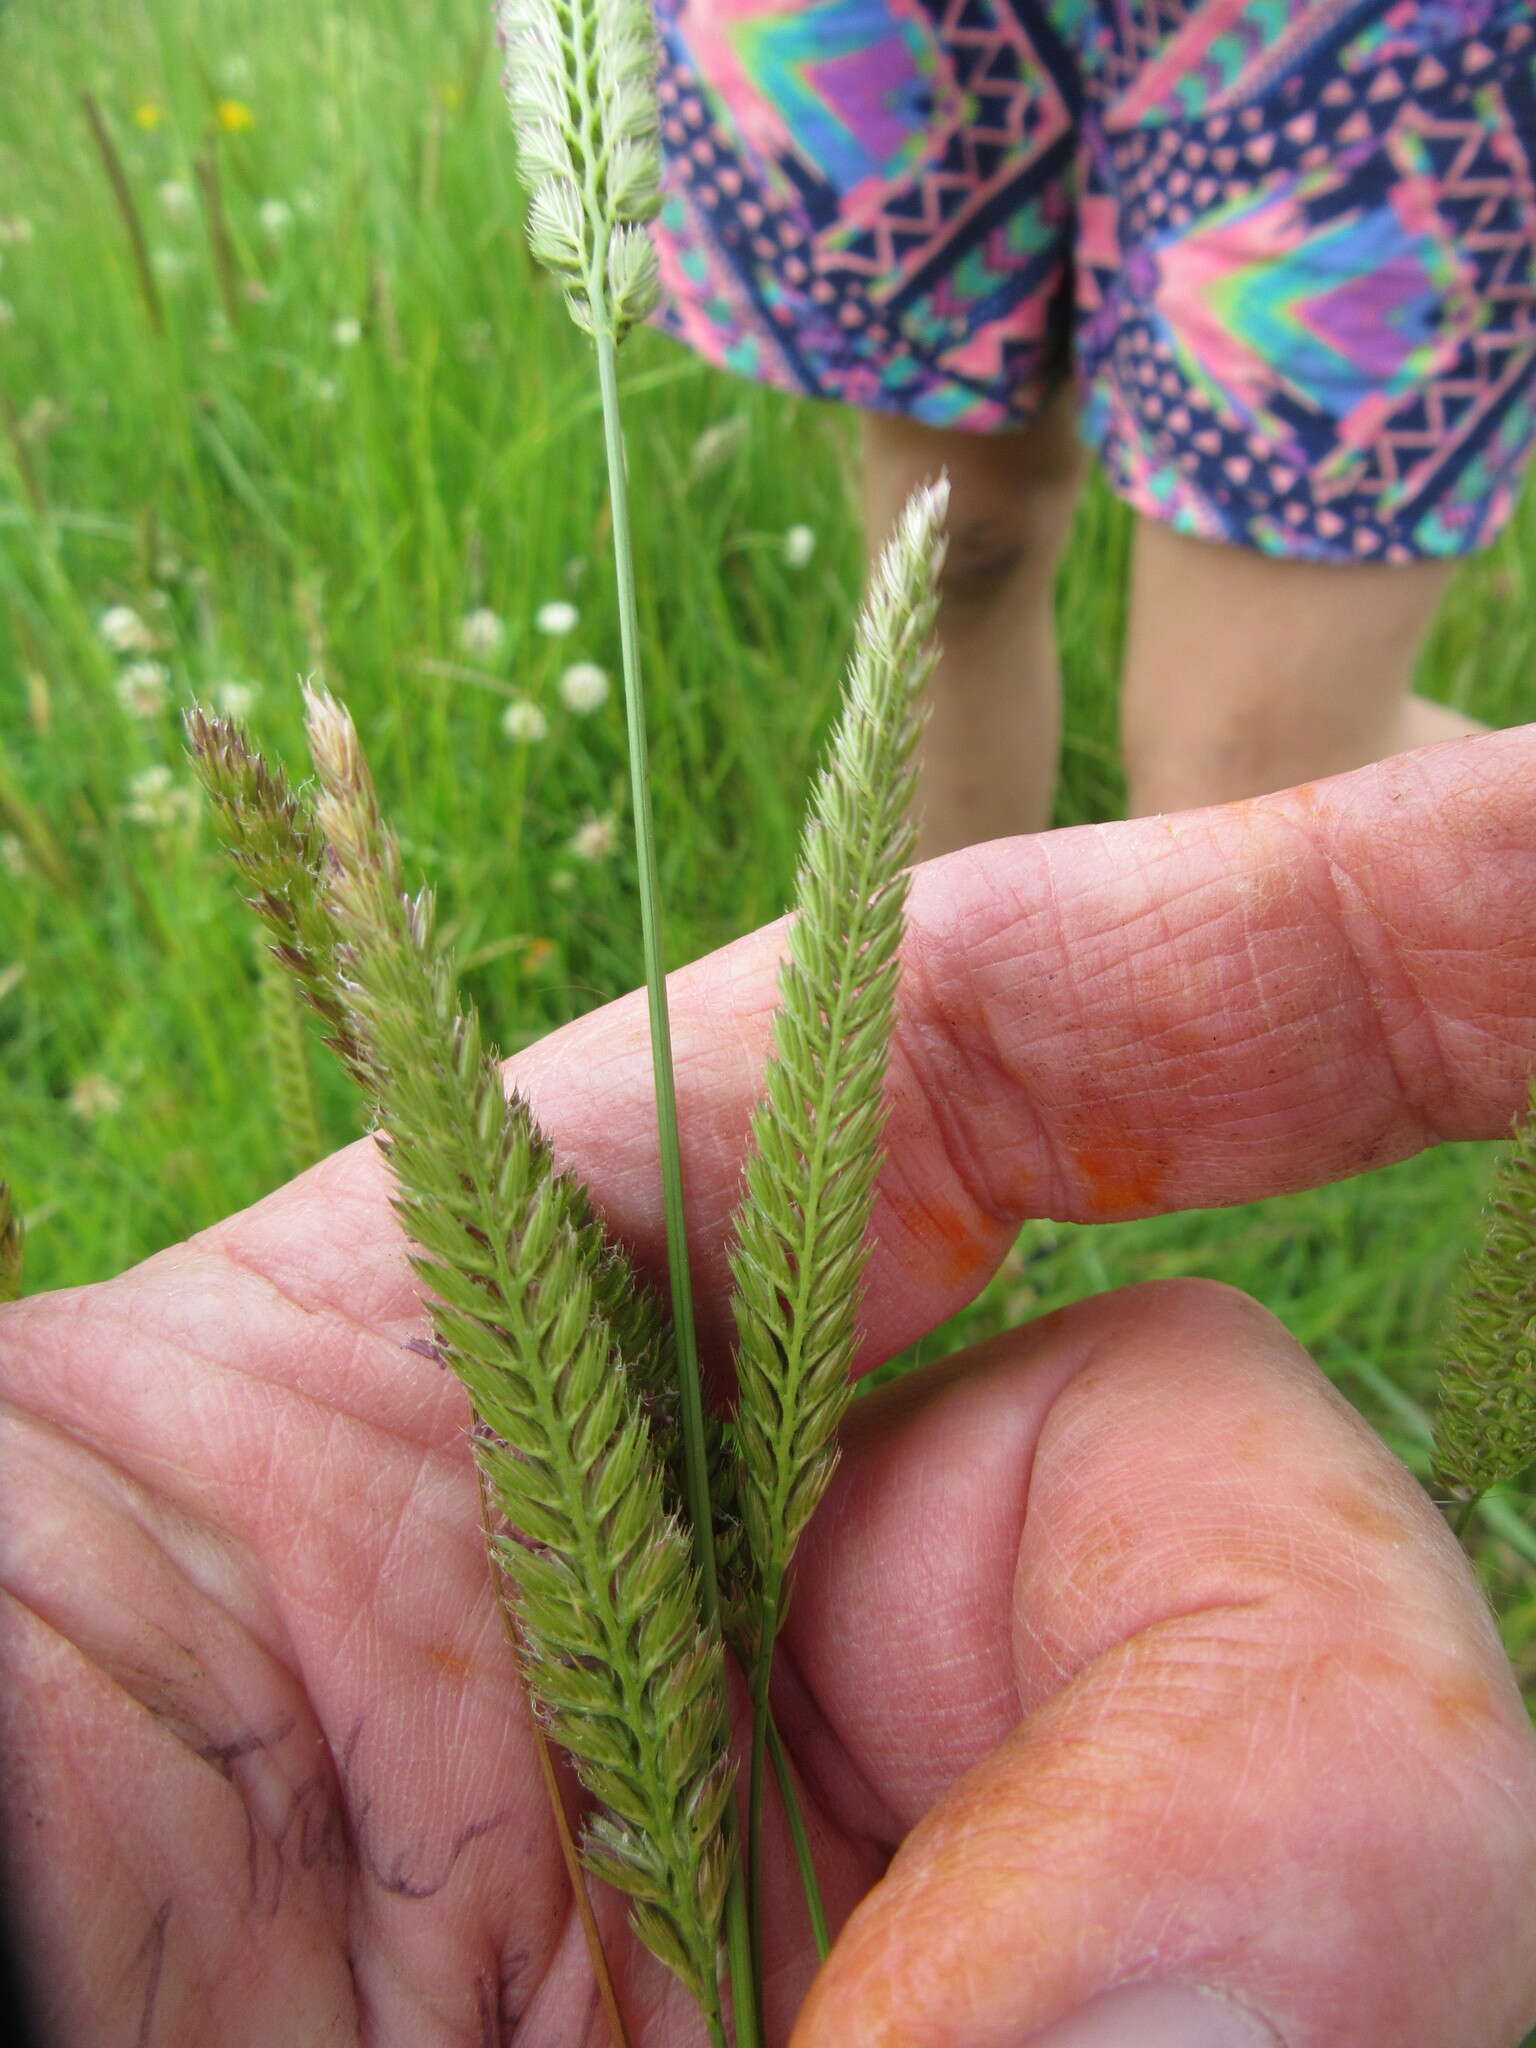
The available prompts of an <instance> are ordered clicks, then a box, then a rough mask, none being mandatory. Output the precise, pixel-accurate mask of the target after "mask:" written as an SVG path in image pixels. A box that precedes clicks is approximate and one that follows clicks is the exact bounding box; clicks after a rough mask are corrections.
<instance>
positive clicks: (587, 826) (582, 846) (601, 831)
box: [565, 811, 619, 861]
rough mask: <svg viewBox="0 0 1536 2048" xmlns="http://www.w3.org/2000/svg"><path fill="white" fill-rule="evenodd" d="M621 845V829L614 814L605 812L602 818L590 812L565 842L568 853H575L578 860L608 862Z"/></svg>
mask: <svg viewBox="0 0 1536 2048" xmlns="http://www.w3.org/2000/svg"><path fill="white" fill-rule="evenodd" d="M618 843H619V828H618V825H617V823H616V822H615V819H614V816H613V813H612V812H611V811H605V812H604V813H603V815H602V817H598V816H597V815H596V814H595V813H594V812H591V811H589V812H588V813H587V815H586V817H585V819H584V820H583V821H582V823H581V824H579V825H578V826H577V827H576V830H575V831H574V832H573V833H572V834H571V836H570V838H569V839H568V840H567V841H566V842H565V850H566V852H567V853H573V854H574V855H575V856H576V858H577V860H585V861H600V860H606V859H607V858H608V856H609V854H610V853H612V852H613V849H614V848H615V846H617V845H618Z"/></svg>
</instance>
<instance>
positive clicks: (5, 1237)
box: [0, 1180, 24, 1302]
mask: <svg viewBox="0 0 1536 2048" xmlns="http://www.w3.org/2000/svg"><path fill="white" fill-rule="evenodd" d="M23 1235H24V1232H23V1228H22V1221H21V1213H20V1211H19V1210H18V1209H17V1207H16V1204H15V1201H14V1199H13V1197H12V1195H11V1190H10V1184H9V1182H7V1181H3V1180H0V1302H4V1301H19V1300H20V1299H21V1255H22V1237H23Z"/></svg>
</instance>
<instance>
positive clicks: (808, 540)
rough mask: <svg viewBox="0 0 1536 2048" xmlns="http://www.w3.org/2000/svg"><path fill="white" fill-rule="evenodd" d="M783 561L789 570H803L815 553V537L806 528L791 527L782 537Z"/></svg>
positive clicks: (808, 528)
mask: <svg viewBox="0 0 1536 2048" xmlns="http://www.w3.org/2000/svg"><path fill="white" fill-rule="evenodd" d="M783 545H784V559H785V561H786V562H787V563H788V564H789V566H790V568H791V569H803V568H804V567H805V565H806V563H807V562H808V561H809V560H810V559H811V557H812V555H814V554H815V552H816V535H815V534H814V532H813V531H812V530H811V528H810V527H808V526H792V527H791V528H790V529H789V531H788V533H786V534H785V536H784V543H783Z"/></svg>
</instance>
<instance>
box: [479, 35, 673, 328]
mask: <svg viewBox="0 0 1536 2048" xmlns="http://www.w3.org/2000/svg"><path fill="white" fill-rule="evenodd" d="M498 13H499V20H500V26H501V33H502V37H503V40H504V43H505V46H506V73H505V80H504V82H505V85H506V90H507V100H508V104H509V105H510V107H511V110H512V123H513V130H514V133H515V135H516V138H517V152H518V161H519V164H520V167H521V169H522V173H523V178H524V181H525V183H526V184H527V186H528V189H529V195H530V198H529V207H528V240H529V245H530V247H531V248H532V250H533V253H534V255H535V256H536V257H537V258H538V260H539V262H540V263H542V264H543V265H544V266H545V268H546V269H547V270H549V271H551V272H552V273H553V274H554V275H555V276H556V277H558V278H559V279H560V281H561V282H562V284H564V286H565V294H566V302H567V304H568V305H569V307H570V310H571V317H572V318H573V319H574V320H575V322H576V324H577V325H578V326H579V327H581V328H582V329H583V330H584V331H585V332H587V333H589V334H590V333H593V332H595V331H597V330H602V331H605V332H607V333H608V334H610V335H611V336H612V338H613V340H614V341H616V342H617V341H621V340H622V339H623V338H624V336H625V334H627V333H628V331H629V329H630V328H631V327H633V326H634V325H635V323H636V322H637V321H640V320H643V319H645V317H646V316H647V314H649V313H650V312H651V310H652V309H653V307H654V306H655V304H656V299H657V294H658V291H659V283H658V275H657V266H656V252H655V250H654V249H653V248H652V247H651V242H650V237H649V236H648V235H647V234H646V232H645V223H646V222H647V221H648V220H651V219H653V218H654V217H655V214H656V211H657V208H658V207H659V206H660V204H661V144H660V136H659V129H658V117H657V109H656V100H655V94H654V92H653V91H652V88H651V78H652V74H653V73H654V71H655V68H656V43H655V33H654V30H653V27H652V23H651V14H650V8H649V6H648V5H647V4H646V0H501V5H500V8H499V10H498Z"/></svg>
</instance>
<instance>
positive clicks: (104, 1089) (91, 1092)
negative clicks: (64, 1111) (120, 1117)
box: [69, 1074, 123, 1124]
mask: <svg viewBox="0 0 1536 2048" xmlns="http://www.w3.org/2000/svg"><path fill="white" fill-rule="evenodd" d="M122 1106H123V1091H122V1090H121V1089H120V1088H119V1087H117V1086H116V1084H115V1083H114V1082H111V1081H109V1080H108V1079H107V1077H106V1075H105V1074H82V1075H81V1076H80V1078H79V1080H78V1081H77V1082H76V1083H75V1085H74V1087H73V1088H71V1089H70V1091H69V1107H70V1112H71V1114H72V1115H74V1116H77V1117H79V1119H80V1121H81V1122H82V1123H87V1124H93V1123H95V1122H96V1121H97V1120H98V1118H100V1117H104V1116H112V1115H114V1114H115V1113H116V1112H117V1111H118V1110H120V1109H121V1108H122Z"/></svg>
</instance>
